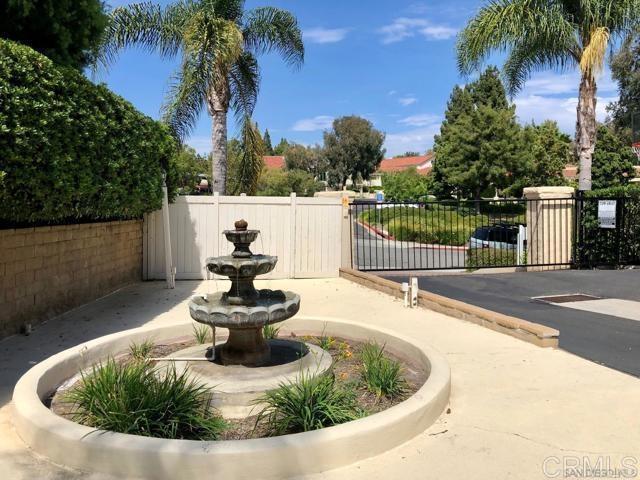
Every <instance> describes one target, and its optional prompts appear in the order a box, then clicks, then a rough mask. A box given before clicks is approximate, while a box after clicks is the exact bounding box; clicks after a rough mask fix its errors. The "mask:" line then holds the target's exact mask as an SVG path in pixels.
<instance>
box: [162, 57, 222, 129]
mask: <svg viewBox="0 0 640 480" xmlns="http://www.w3.org/2000/svg"><path fill="white" fill-rule="evenodd" d="M210 78H211V71H210V68H209V66H208V65H207V64H206V63H204V62H203V58H202V57H201V56H200V57H199V56H191V55H185V57H184V58H183V61H182V65H181V68H180V70H179V71H178V72H177V73H176V74H175V76H174V78H173V81H172V83H171V87H170V89H169V92H168V94H167V97H166V100H165V103H164V105H163V107H162V113H163V115H162V119H163V121H164V122H165V123H167V125H169V127H170V128H171V130H172V131H173V133H174V135H175V136H176V137H177V138H179V139H181V140H182V139H184V138H185V137H187V136H188V135H189V134H190V133H191V132H192V130H193V128H194V127H195V124H196V122H197V121H198V117H199V116H200V112H201V111H202V108H203V107H204V105H205V104H206V100H207V90H208V88H209V81H210Z"/></svg>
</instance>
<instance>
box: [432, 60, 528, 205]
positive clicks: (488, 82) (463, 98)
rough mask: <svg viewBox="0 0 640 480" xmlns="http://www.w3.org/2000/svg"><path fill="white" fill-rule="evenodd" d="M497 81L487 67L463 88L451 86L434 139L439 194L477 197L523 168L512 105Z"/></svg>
mask: <svg viewBox="0 0 640 480" xmlns="http://www.w3.org/2000/svg"><path fill="white" fill-rule="evenodd" d="M499 82H500V79H499V78H498V76H497V71H496V70H495V69H489V70H487V72H485V73H484V74H483V75H481V76H480V78H479V79H478V80H477V81H476V82H473V83H471V84H469V85H467V86H466V87H465V88H464V89H462V88H460V87H456V88H454V91H453V93H452V95H451V99H450V101H449V106H448V109H447V112H446V113H445V120H444V122H443V125H442V128H441V130H440V135H438V136H436V139H435V155H436V162H435V169H436V173H437V176H436V177H435V178H434V180H433V182H434V186H436V185H435V184H436V182H437V183H438V185H437V186H436V188H435V190H436V191H437V192H438V193H439V194H442V193H443V192H444V193H445V194H446V195H451V194H455V195H457V196H462V197H465V198H473V199H475V200H476V201H479V200H480V198H481V196H482V194H483V192H485V191H486V190H488V189H490V188H496V189H505V188H507V187H509V186H511V185H512V184H513V182H514V178H518V177H519V176H520V175H522V174H523V172H524V171H525V160H524V159H523V155H522V146H521V143H520V138H521V129H520V126H519V125H518V123H517V121H516V116H515V106H512V105H510V104H509V102H508V101H507V100H506V93H505V90H504V88H500V87H499ZM477 205H478V207H479V202H478V203H477Z"/></svg>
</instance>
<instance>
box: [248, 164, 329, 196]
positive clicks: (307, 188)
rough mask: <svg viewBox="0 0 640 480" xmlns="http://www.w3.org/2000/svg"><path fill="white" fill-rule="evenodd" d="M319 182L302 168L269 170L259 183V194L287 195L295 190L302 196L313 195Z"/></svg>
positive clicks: (264, 173) (263, 174)
mask: <svg viewBox="0 0 640 480" xmlns="http://www.w3.org/2000/svg"><path fill="white" fill-rule="evenodd" d="M317 189H318V184H317V183H316V181H315V180H314V179H313V176H312V175H311V174H309V173H307V172H303V171H302V170H267V171H264V172H263V173H262V176H261V177H260V181H259V183H258V195H264V196H267V197H286V196H289V195H290V194H291V193H293V192H295V193H296V195H298V196H300V197H313V195H314V193H316V191H317Z"/></svg>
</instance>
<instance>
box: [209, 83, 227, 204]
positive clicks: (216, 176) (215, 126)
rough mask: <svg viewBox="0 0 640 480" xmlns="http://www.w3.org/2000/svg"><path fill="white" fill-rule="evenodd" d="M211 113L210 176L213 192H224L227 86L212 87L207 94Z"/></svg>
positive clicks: (225, 175) (225, 181)
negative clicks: (220, 87)
mask: <svg viewBox="0 0 640 480" xmlns="http://www.w3.org/2000/svg"><path fill="white" fill-rule="evenodd" d="M208 104H209V105H208V107H209V115H211V121H212V125H211V176H212V179H211V180H212V182H213V183H212V187H213V191H214V192H218V193H219V194H220V195H224V194H225V193H226V185H227V111H228V110H229V90H228V86H224V87H223V88H222V89H216V88H214V87H212V88H211V89H210V90H209V96H208Z"/></svg>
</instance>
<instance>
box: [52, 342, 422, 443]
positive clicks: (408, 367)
mask: <svg viewBox="0 0 640 480" xmlns="http://www.w3.org/2000/svg"><path fill="white" fill-rule="evenodd" d="M278 338H280V339H284V340H297V341H300V340H302V341H304V342H307V343H312V344H314V345H318V346H320V347H322V348H324V349H325V350H327V351H328V352H329V353H330V354H331V356H332V358H333V366H332V368H333V373H334V375H335V378H336V382H337V384H338V385H339V386H342V387H344V388H347V389H349V390H352V391H354V393H355V395H356V402H357V406H358V407H359V408H360V409H362V410H363V411H364V412H366V414H367V415H372V414H375V413H377V412H381V411H383V410H386V409H388V408H390V407H393V406H394V405H397V404H399V403H400V402H402V401H403V400H405V399H406V398H408V397H410V396H411V395H413V394H414V393H416V392H417V391H418V389H419V388H420V387H421V386H422V385H423V384H424V382H425V381H426V379H427V376H428V374H427V372H426V371H425V370H424V369H423V368H422V367H421V366H419V365H417V364H416V363H414V362H411V361H409V360H408V359H406V358H403V357H402V356H401V355H398V354H396V352H391V351H388V350H385V355H386V356H387V357H389V358H391V359H394V360H396V361H398V362H400V364H401V365H402V375H403V377H404V379H405V381H406V384H407V388H406V392H405V393H404V395H403V396H401V397H394V398H388V397H384V396H383V397H378V396H376V395H375V394H374V393H372V392H370V391H369V390H368V389H367V387H366V385H365V383H364V382H363V381H362V378H361V371H362V361H361V360H360V353H361V351H362V347H363V346H364V343H363V342H359V341H355V340H351V339H345V338H338V337H328V338H326V337H325V338H321V337H316V336H304V337H298V336H296V335H295V334H291V335H287V336H284V335H281V336H279V337H278ZM194 345H196V341H195V339H193V338H190V337H181V338H176V339H173V340H171V341H166V342H164V343H162V344H158V345H155V346H154V347H153V349H152V350H151V352H150V353H149V358H161V357H166V356H168V355H170V354H171V353H174V352H177V351H179V350H183V349H185V348H188V347H191V346H194ZM131 358H132V357H131V354H130V353H129V352H123V353H121V354H120V355H117V356H116V359H117V361H122V362H126V361H129V360H131ZM69 387H70V386H66V387H65V386H63V388H61V389H59V390H58V391H56V392H54V393H53V394H52V395H51V396H50V397H49V399H48V401H47V402H46V403H47V405H48V406H49V407H50V408H51V410H52V411H53V412H55V413H56V414H57V415H60V416H63V417H67V418H69V417H70V416H71V414H72V405H70V404H69V403H66V402H64V401H63V395H64V392H65V391H68V389H69ZM256 420H257V415H253V416H251V417H247V418H243V419H227V424H228V428H227V429H226V430H225V431H224V432H223V433H222V435H221V437H220V440H244V439H249V438H263V437H266V436H268V435H269V432H268V431H267V428H266V426H265V425H264V424H259V425H257V426H256Z"/></svg>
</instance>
